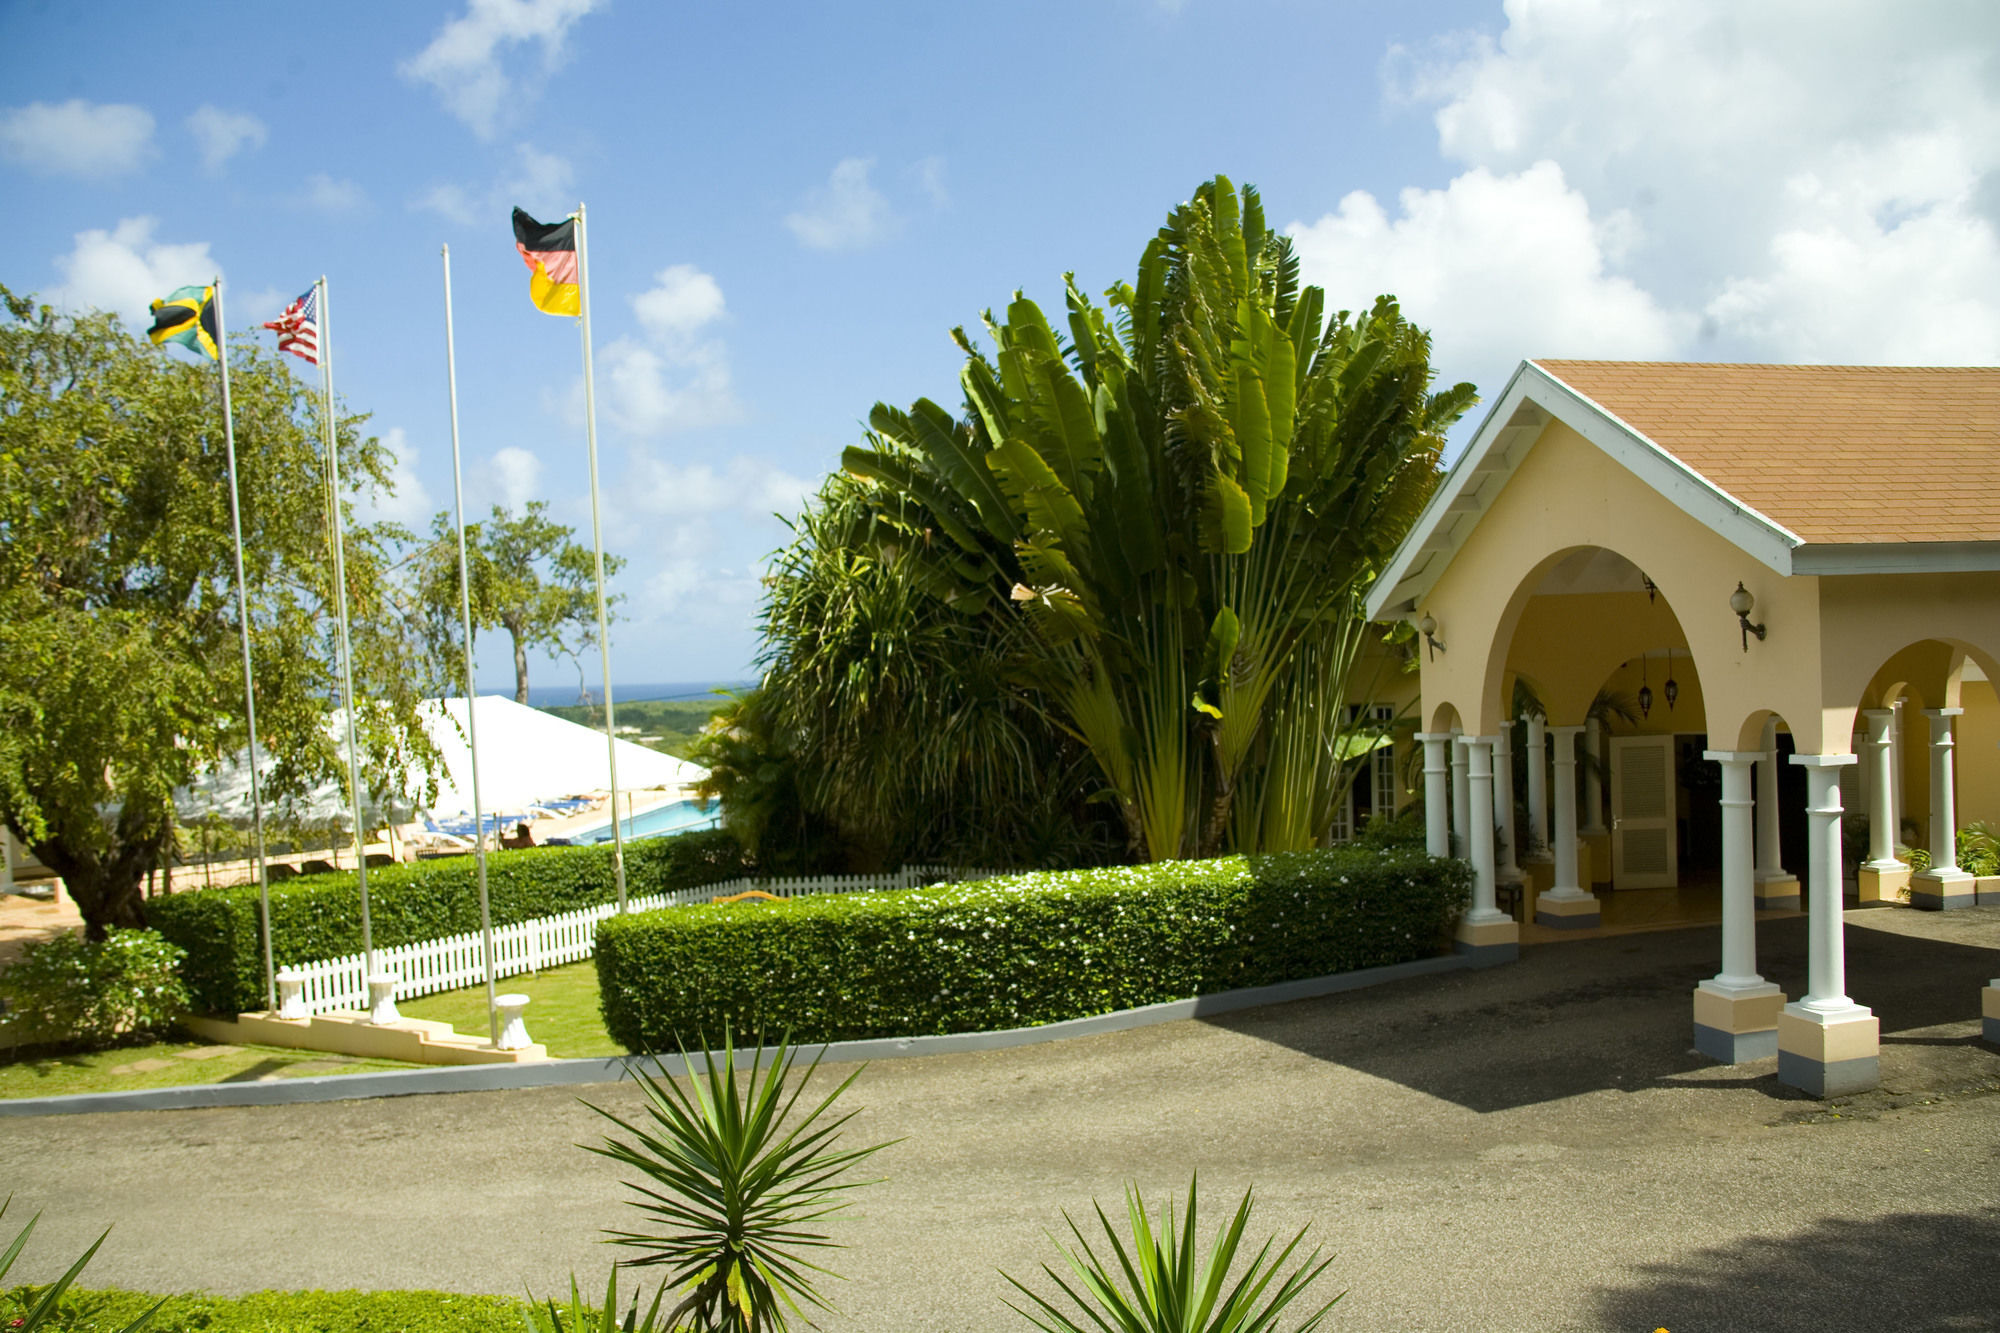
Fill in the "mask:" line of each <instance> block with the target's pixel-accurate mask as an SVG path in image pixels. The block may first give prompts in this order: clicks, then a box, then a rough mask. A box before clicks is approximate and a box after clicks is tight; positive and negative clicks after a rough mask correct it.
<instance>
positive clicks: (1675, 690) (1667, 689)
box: [1660, 648, 1681, 713]
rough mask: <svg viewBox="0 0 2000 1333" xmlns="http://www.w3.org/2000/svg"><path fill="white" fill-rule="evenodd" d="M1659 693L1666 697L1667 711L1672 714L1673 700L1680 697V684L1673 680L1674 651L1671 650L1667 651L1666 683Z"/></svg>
mask: <svg viewBox="0 0 2000 1333" xmlns="http://www.w3.org/2000/svg"><path fill="white" fill-rule="evenodd" d="M1660 691H1661V693H1663V694H1665V695H1666V696H1667V711H1668V712H1669V713H1671V712H1673V711H1674V700H1676V699H1678V698H1680V697H1681V687H1680V682H1678V681H1676V680H1675V679H1674V650H1673V649H1671V648H1669V649H1667V683H1666V684H1665V685H1662V686H1661V687H1660Z"/></svg>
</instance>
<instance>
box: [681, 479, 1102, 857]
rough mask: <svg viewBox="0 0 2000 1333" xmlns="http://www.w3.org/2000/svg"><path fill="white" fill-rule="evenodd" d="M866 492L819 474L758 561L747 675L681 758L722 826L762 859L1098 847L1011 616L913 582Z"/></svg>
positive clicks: (1065, 742)
mask: <svg viewBox="0 0 2000 1333" xmlns="http://www.w3.org/2000/svg"><path fill="white" fill-rule="evenodd" d="M869 490H870V488H868V487H866V486H864V485H863V484H862V483H861V482H859V481H857V480H856V479H854V478H852V477H846V476H840V475H836V476H834V477H832V478H829V479H828V481H827V483H826V485H825V486H824V487H823V488H822V489H821V491H820V494H819V496H818V497H817V498H816V500H815V501H814V503H813V504H812V505H811V506H809V507H808V508H807V510H806V512H805V513H804V514H803V515H801V516H800V517H799V518H798V520H797V521H796V522H795V523H794V524H793V532H794V539H793V541H792V542H791V543H790V544H789V545H787V546H786V547H785V548H783V549H782V550H780V551H779V552H778V553H777V554H776V555H775V556H774V557H773V559H772V561H771V565H770V572H769V574H768V576H767V578H766V586H767V589H768V591H767V593H766V596H765V601H764V611H763V620H764V626H763V628H764V643H765V650H764V653H763V655H762V658H761V660H760V665H761V666H762V667H763V668H764V673H765V674H764V684H763V687H762V688H761V689H760V690H758V691H757V692H756V693H755V694H754V695H753V696H751V698H749V699H747V700H745V701H744V702H743V704H741V705H739V707H738V709H737V710H736V711H735V712H734V713H733V714H732V715H731V716H730V717H729V718H728V719H727V722H726V725H725V726H723V727H721V728H718V729H717V730H716V731H715V732H713V733H711V736H710V738H709V739H708V740H707V741H706V742H705V743H704V744H703V746H702V747H701V748H700V749H699V750H698V751H697V753H696V755H695V756H694V758H695V761H696V762H697V763H701V764H703V765H705V766H707V767H708V768H709V769H710V774H711V777H710V788H711V789H712V790H713V791H714V792H715V794H716V795H718V796H720V797H722V798H723V808H724V810H725V811H727V812H728V813H727V816H726V817H727V818H728V820H729V821H730V823H731V827H732V828H735V829H737V830H738V831H739V836H742V837H743V838H744V840H745V842H746V845H748V846H750V847H751V848H752V849H753V850H754V851H756V852H757V854H758V857H759V860H760V863H762V864H764V865H765V866H766V868H767V869H770V868H776V862H775V861H774V854H775V856H776V858H777V859H778V860H793V861H795V862H796V863H797V865H798V867H799V868H801V869H826V868H832V867H834V866H836V865H838V866H840V867H842V868H847V869H855V870H862V869H874V868H878V867H881V866H884V865H894V864H899V863H901V862H902V861H904V860H907V859H912V858H915V859H923V860H929V859H935V858H944V859H946V860H950V861H953V862H956V863H958V864H976V865H982V866H1018V865H1029V866H1039V865H1058V864H1071V865H1073V864H1078V863H1081V862H1085V861H1091V860H1101V859H1103V858H1104V855H1105V853H1106V851H1107V850H1109V849H1108V848H1106V847H1104V846H1102V845H1101V843H1102V838H1101V834H1100V833H1099V831H1098V827H1097V826H1098V825H1099V824H1100V823H1101V820H1100V819H1099V818H1098V817H1097V816H1096V815H1095V814H1094V812H1093V811H1092V810H1089V809H1086V808H1085V804H1086V801H1087V799H1088V796H1089V793H1090V790H1091V773H1090V769H1089V765H1088V762H1087V758H1086V756H1085V755H1084V753H1083V751H1082V748H1081V747H1080V746H1078V745H1077V744H1076V743H1075V742H1074V741H1072V740H1071V739H1070V738H1069V737H1067V736H1066V735H1064V734H1063V733H1062V732H1061V731H1060V730H1059V729H1057V728H1056V727H1054V726H1052V725H1051V724H1050V723H1049V721H1048V719H1047V718H1046V717H1045V716H1044V715H1043V713H1042V711H1041V701H1040V700H1039V699H1038V698H1036V697H1035V695H1034V694H1033V692H1032V691H1028V690H1024V689H1023V688H1022V687H1021V685H1020V683H1019V682H1018V681H1016V680H1015V679H1013V677H1012V674H1011V673H1013V672H1014V670H1015V668H1016V665H1017V663H1018V658H1019V651H1020V650H1019V645H1018V644H1017V643H1015V642H1013V640H1015V639H1018V638H1019V637H1020V634H1021V632H1022V631H1021V627H1020V626H1019V625H1018V624H1017V623H1012V622H1011V621H1009V620H1008V619H1003V618H1000V617H968V616H965V615H962V614H960V613H959V612H957V611H956V610H954V609H953V608H952V607H950V606H948V605H946V604H945V603H944V602H942V601H940V600H938V599H937V598H935V597H932V596H931V595H929V593H927V592H926V591H925V587H926V583H925V578H924V575H925V572H926V566H925V565H924V563H923V561H922V559H921V558H920V557H919V556H918V555H917V553H916V552H915V551H914V550H913V549H911V546H910V543H908V542H906V541H901V540H894V541H887V542H883V543H880V544H875V543H872V542H871V541H870V535H871V533H873V532H874V531H875V529H874V526H873V519H874V509H873V507H872V506H873V499H872V497H871V495H870V493H869Z"/></svg>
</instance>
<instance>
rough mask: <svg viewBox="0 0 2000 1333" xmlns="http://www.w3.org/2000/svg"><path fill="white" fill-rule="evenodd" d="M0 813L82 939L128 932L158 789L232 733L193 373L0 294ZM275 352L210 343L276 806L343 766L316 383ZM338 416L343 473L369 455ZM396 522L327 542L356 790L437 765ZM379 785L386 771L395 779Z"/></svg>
mask: <svg viewBox="0 0 2000 1333" xmlns="http://www.w3.org/2000/svg"><path fill="white" fill-rule="evenodd" d="M0 301H4V304H5V315H4V317H0V532H4V533H5V534H6V539H5V540H4V541H0V639H4V641H5V643H6V651H5V652H4V653H0V820H4V821H5V822H6V823H7V824H8V825H9V826H10V827H11V828H12V829H13V831H14V833H15V834H16V835H17V836H19V837H20V838H21V840H22V841H23V842H24V843H26V844H27V846H28V847H29V849H30V850H32V851H33V852H34V854H35V856H36V857H37V858H38V859H39V860H41V861H42V862H43V863H44V864H46V865H48V866H49V867H50V868H52V869H53V870H55V871H56V872H57V873H58V874H60V875H61V876H62V878H63V882H64V884H65V885H66V886H67V888H68V890H69V892H70V893H71V895H72V896H73V897H74V898H75V899H76V903H77V906H78V908H79V909H80V910H81V911H82V913H83V917H84V921H85V923H86V925H87V926H88V928H89V931H90V934H91V937H92V938H93V939H101V938H102V937H103V935H104V932H105V931H106V930H107V929H108V928H110V927H112V926H143V925H144V924H145V913H144V908H143V906H142V904H141V900H140V894H139V883H140V878H141V877H142V876H143V875H144V874H145V872H146V871H147V870H149V869H151V868H153V867H154V866H156V865H158V864H160V863H161V861H162V860H163V859H164V857H165V856H166V854H167V852H168V850H169V849H170V848H171V847H172V845H173V838H174V806H173V801H172V793H173V791H174V789H175V788H177V787H181V786H184V785H186V784H187V783H188V782H189V781H190V780H191V779H192V778H193V777H194V776H195V775H196V774H197V773H198V772H200V771H201V770H202V769H203V768H205V767H208V766H210V765H212V764H214V763H215V762H216V761H218V760H220V759H223V758H225V757H231V756H234V755H235V754H237V753H239V752H240V751H241V750H242V749H243V747H244V746H245V744H246V743H247V737H246V734H245V727H244V716H245V714H244V707H243V674H242V658H241V655H240V654H241V647H240V641H239V638H238V629H239V617H238V615H237V603H236V592H235V570H234V565H233V562H232V556H231V550H232V539H231V525H230V500H229V496H230V480H229V475H228V466H227V461H226V454H225V451H224V449H223V438H222V419H221V413H220V411H219V410H218V403H217V379H218V377H217V375H216V373H215V368H214V367H213V366H212V365H207V364H203V365H193V364H189V363H187V362H185V361H181V360H178V359H176V358H175V357H174V356H172V355H169V354H167V353H164V352H161V351H159V350H158V349H155V348H153V347H151V346H149V345H148V344H147V343H146V342H145V340H143V339H137V338H134V337H132V336H131V335H130V334H128V333H127V332H126V331H125V330H124V329H123V328H122V327H121V326H120V325H119V322H118V320H117V319H116V317H115V316H111V315H102V314H87V315H78V316H70V315H64V314H60V313H58V312H56V311H54V310H51V309H50V308H49V307H47V306H37V305H36V304H35V303H34V302H33V301H32V300H30V299H28V298H25V297H20V296H17V295H15V294H14V293H12V292H10V291H7V290H5V289H4V288H0ZM282 360H283V359H282V358H280V357H279V356H278V355H277V354H276V353H272V352H267V351H259V350H257V349H255V348H252V347H249V346H236V347H233V348H231V349H230V361H231V396H232V405H233V409H234V417H235V427H236V455H237V462H238V466H239V469H240V473H241V476H240V487H239V492H240V494H241V497H242V507H243V551H244V561H245V573H246V575H247V578H248V582H249V586H250V606H251V627H250V628H251V640H252V651H253V653H254V655H255V659H256V664H257V720H258V724H259V732H260V736H259V739H260V740H261V742H262V744H263V746H264V747H265V748H266V750H267V751H268V752H269V753H270V754H271V755H272V757H273V758H274V759H275V761H276V770H275V772H274V773H273V774H272V780H271V791H272V794H273V795H274V796H282V795H284V794H286V793H298V792H303V791H305V790H308V789H309V788H311V787H313V786H315V785H317V784H318V783H320V782H324V781H327V780H329V779H333V780H337V781H342V782H344V781H345V779H346V772H345V765H344V763H343V762H342V760H341V755H340V751H339V749H338V747H337V746H336V744H335V738H334V735H333V733H332V730H331V728H329V727H328V725H327V721H328V715H327V700H328V699H329V698H330V697H332V696H334V695H335V694H336V684H337V677H336V674H335V671H334V663H335V661H336V658H335V656H334V652H333V644H332V642H331V637H330V636H331V627H332V625H333V624H334V623H335V621H334V617H333V616H332V615H331V613H330V610H329V608H330V606H331V600H332V586H331V585H332V580H331V576H330V574H329V570H328V560H327V549H328V548H327V542H326V537H327V516H328V504H327V492H326V474H325V469H324V463H323V457H322V452H321V449H320V445H319V440H320V429H319V424H318V420H317V415H316V414H317V411H318V401H317V400H318V396H317V394H316V393H314V392H313V390H312V387H311V386H309V385H308V384H306V383H305V382H303V381H301V380H299V379H296V378H294V377H293V375H292V374H291V373H290V371H289V370H287V369H286V367H285V366H284V365H283V364H281V362H282ZM361 424H362V423H361V420H360V419H358V418H354V417H343V418H342V419H341V420H340V422H339V431H338V440H339V448H340V452H341V467H342V470H343V473H344V474H345V475H346V476H348V477H351V478H353V479H355V481H356V482H357V484H359V485H360V486H362V487H363V488H386V487H387V486H388V485H389V465H390V463H391V461H392V460H391V458H390V456H389V455H388V454H387V453H386V452H385V451H384V450H383V449H382V447H381V446H380V445H379V444H378V443H377V442H376V441H375V440H373V439H370V438H366V437H363V436H362V435H360V434H359V433H358V428H359V427H360V425H361ZM403 535H404V534H402V533H401V532H400V530H398V529H396V528H394V527H393V526H391V525H385V524H356V523H353V522H352V520H351V517H350V520H349V525H348V535H347V562H346V567H347V578H348V600H349V604H350V606H351V608H352V612H353V618H354V629H355V633H354V648H355V654H356V676H357V682H356V683H357V688H358V690H359V691H360V692H361V693H362V694H363V695H364V697H367V698H369V699H371V700H372V701H374V702H375V704H376V705H377V706H376V707H375V708H373V709H370V710H364V712H363V714H362V733H363V740H364V743H365V746H366V750H367V753H368V756H369V760H370V762H369V770H370V775H371V776H370V779H369V780H370V781H371V782H373V781H374V780H375V779H376V778H380V777H384V776H385V775H386V774H387V773H388V772H389V771H391V770H392V769H393V770H394V771H395V772H396V773H397V774H398V777H399V778H400V774H401V772H402V770H403V769H404V768H405V766H407V765H411V764H414V765H415V766H416V767H417V768H418V769H419V770H420V771H427V770H428V769H429V768H430V767H431V766H432V765H434V763H435V755H434V754H433V753H432V750H431V746H430V742H429V739H428V736H427V734H426V733H425V731H424V729H423V727H422V726H421V725H420V724H419V722H418V720H417V715H416V706H417V703H418V701H419V700H420V699H421V698H422V697H423V695H424V693H425V691H426V688H427V686H428V684H429V682H430V680H431V676H430V674H429V672H428V671H427V669H426V667H425V663H424V659H423V656H422V653H421V646H420V645H421V640H420V636H419V635H418V634H417V633H416V627H415V626H414V624H413V623H412V621H411V620H410V618H409V616H408V615H407V614H406V612H405V610H404V608H402V607H401V606H400V605H399V603H398V601H397V599H396V598H395V596H394V595H393V593H394V586H393V585H394V576H393V571H392V566H393V564H394V554H395V549H394V548H395V546H396V543H397V542H398V541H399V540H400V538H401V537H402V536H403ZM395 785H400V782H398V783H397V784H395Z"/></svg>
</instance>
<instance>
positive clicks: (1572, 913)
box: [1535, 889, 1603, 930]
mask: <svg viewBox="0 0 2000 1333" xmlns="http://www.w3.org/2000/svg"><path fill="white" fill-rule="evenodd" d="M1602 923H1603V916H1602V913H1601V911H1600V909H1599V907H1598V903H1597V899H1596V898H1595V897H1593V896H1591V895H1590V894H1588V893H1585V892H1583V891H1582V890H1580V889H1568V890H1564V889H1551V890H1550V891H1549V892H1547V893H1544V894H1541V895H1540V896H1538V897H1537V898H1536V899H1535V924H1536V925H1538V926H1551V927H1554V928H1555V929H1557V930H1589V929H1591V928H1592V927H1594V926H1597V925H1601V924H1602Z"/></svg>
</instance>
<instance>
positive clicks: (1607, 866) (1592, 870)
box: [1576, 829, 1611, 888]
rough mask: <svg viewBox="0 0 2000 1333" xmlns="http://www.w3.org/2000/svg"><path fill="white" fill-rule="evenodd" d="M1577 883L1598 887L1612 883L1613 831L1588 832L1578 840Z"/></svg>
mask: <svg viewBox="0 0 2000 1333" xmlns="http://www.w3.org/2000/svg"><path fill="white" fill-rule="evenodd" d="M1576 844H1577V845H1576V882H1577V883H1578V884H1584V885H1589V886H1591V887H1593V888H1594V887H1596V886H1597V885H1599V884H1609V883H1610V882H1611V830H1609V829H1604V830H1602V831H1600V832H1596V833H1592V832H1589V831H1588V830H1586V831H1585V832H1583V833H1579V834H1578V835H1577V838H1576Z"/></svg>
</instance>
